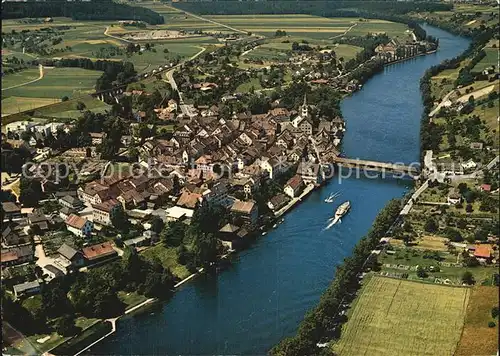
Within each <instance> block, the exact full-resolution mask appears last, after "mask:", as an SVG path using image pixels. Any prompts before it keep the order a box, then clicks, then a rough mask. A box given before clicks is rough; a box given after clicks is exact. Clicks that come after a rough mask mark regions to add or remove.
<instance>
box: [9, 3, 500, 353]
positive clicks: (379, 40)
mask: <svg viewBox="0 0 500 356" xmlns="http://www.w3.org/2000/svg"><path fill="white" fill-rule="evenodd" d="M148 4H149V3H148ZM67 6H70V5H67ZM103 6H104V5H103ZM113 6H122V5H117V4H115V5H113ZM123 6H128V5H123ZM148 6H149V7H150V8H151V9H153V10H158V9H157V5H156V4H154V3H152V4H149V5H148ZM161 6H163V5H161ZM169 6H170V5H169ZM186 6H187V7H186V10H185V11H181V10H177V9H175V8H169V10H168V11H171V13H170V12H169V13H166V14H165V15H163V17H165V18H166V19H171V20H172V21H174V20H175V21H179V23H180V24H183V23H184V22H187V21H190V20H192V21H194V19H196V21H205V22H207V23H209V26H208V25H207V28H204V27H196V26H193V27H191V26H189V25H186V27H185V28H184V27H182V26H181V25H179V27H178V28H177V27H175V26H174V27H172V28H170V27H165V28H163V27H161V26H162V25H161V24H162V23H161V22H160V20H158V19H157V16H156V15H158V14H157V13H155V12H154V11H152V10H150V9H149V8H147V7H141V9H143V10H141V11H145V13H144V14H142V15H141V16H143V18H145V20H144V21H142V20H136V19H135V18H134V19H133V20H132V19H126V18H125V17H120V18H119V19H113V20H116V21H107V22H106V23H103V24H100V25H103V26H104V27H103V26H101V27H103V31H104V32H103V36H104V37H105V38H106V39H109V41H116V42H117V43H119V44H120V46H115V47H106V46H103V47H99V48H94V47H92V51H90V50H87V49H86V52H84V53H86V55H85V56H83V55H81V54H78V55H77V54H76V53H75V52H76V51H79V50H80V49H79V47H77V46H73V47H72V45H71V43H72V42H71V41H73V39H72V37H71V36H73V35H74V32H73V31H75V30H78V29H77V26H79V25H78V24H76V23H75V22H74V21H70V22H69V24H66V23H64V22H61V21H62V20H61V19H62V18H60V17H57V16H55V15H54V17H48V16H47V17H41V20H40V19H26V18H25V19H23V20H15V19H14V18H15V17H14V18H13V20H12V21H17V22H15V23H14V25H16V26H17V25H31V24H34V25H36V28H33V29H31V28H30V30H23V31H16V30H12V32H6V33H5V41H4V48H5V51H7V52H8V53H9V54H13V55H10V56H8V57H6V58H7V59H6V60H5V61H3V64H4V67H5V68H4V69H3V72H4V73H5V74H6V75H5V78H6V79H5V80H6V81H9V80H11V79H10V78H12V76H15V75H18V74H19V73H20V75H22V74H23V73H25V72H26V71H34V72H36V74H37V75H38V73H40V77H39V79H36V78H35V79H32V80H30V81H28V82H27V83H24V84H23V83H21V87H18V85H19V83H17V82H14V81H13V80H12V83H10V82H9V85H8V87H7V89H6V91H3V92H2V93H3V94H5V93H9V90H16V91H22V90H27V91H29V89H28V88H30V85H32V84H34V85H36V81H38V80H43V78H44V76H47V75H49V77H50V75H51V73H56V72H57V71H59V70H65V69H68V70H72V71H73V70H74V71H75V73H77V71H79V70H82V71H83V70H86V71H87V70H88V71H90V70H91V71H92V72H96V71H99V75H95V76H94V77H92V81H93V82H94V84H92V90H91V91H87V93H86V94H85V95H82V96H76V95H75V96H74V97H73V96H70V97H68V96H67V95H64V96H62V97H61V98H59V99H56V100H57V102H49V101H47V100H53V99H54V98H52V99H47V98H45V101H43V100H42V101H43V102H44V104H43V105H39V106H38V107H35V108H32V107H31V106H29V105H31V104H27V103H26V102H25V101H24V100H25V99H22V96H11V97H8V98H7V99H5V100H8V99H11V100H13V104H11V101H10V100H9V101H8V102H7V101H6V103H7V104H9V105H11V106H9V111H8V112H7V111H5V114H4V112H2V200H1V205H2V209H1V214H2V222H3V224H2V225H3V226H2V241H1V244H2V249H1V254H2V257H1V266H2V282H3V283H2V284H3V288H2V303H3V304H4V307H5V312H4V313H3V319H4V320H6V321H7V323H4V324H3V332H4V334H8V335H9V337H8V339H9V350H17V351H21V352H23V353H26V354H31V353H44V352H49V353H50V354H54V355H59V354H61V355H62V354H78V353H80V352H83V351H85V350H87V349H88V348H89V347H90V346H89V345H90V344H92V345H94V343H97V342H99V341H100V340H101V339H103V338H105V337H107V336H109V335H111V334H112V333H114V332H115V331H116V328H117V323H116V322H117V320H118V318H120V317H121V316H123V315H126V314H130V313H132V312H135V311H136V310H139V309H145V308H146V307H147V306H148V305H153V304H154V301H158V300H168V299H169V298H170V297H171V296H172V293H173V292H174V291H175V290H176V289H177V288H178V287H180V286H182V285H184V284H185V283H186V282H188V281H190V280H191V279H193V278H195V277H196V276H199V275H201V274H202V273H207V274H216V273H217V272H219V271H222V270H224V269H225V268H227V266H228V265H230V264H231V263H232V259H233V258H235V257H234V256H237V252H239V251H242V250H244V249H246V248H249V247H251V246H252V245H253V244H255V242H256V241H258V240H259V239H265V238H268V237H269V236H266V235H267V234H271V232H272V231H273V230H275V229H276V230H279V228H280V225H281V224H283V223H284V221H285V220H286V219H287V213H289V212H291V211H292V210H293V209H294V208H296V207H297V206H298V205H300V204H301V203H302V202H303V201H304V200H305V199H306V197H308V196H309V195H311V194H313V192H321V191H322V190H324V189H327V188H324V187H328V185H329V181H330V180H331V179H332V178H338V179H339V180H340V179H344V178H345V177H344V176H343V174H342V173H343V170H356V171H360V170H361V171H370V170H375V171H377V172H378V173H380V172H382V173H380V174H378V175H376V176H375V179H381V178H385V177H386V176H385V173H388V177H390V178H389V179H393V178H394V177H396V178H397V179H398V180H399V179H400V178H401V180H402V181H404V182H405V183H404V184H408V185H413V184H415V189H414V190H410V193H408V194H407V195H406V196H404V197H403V198H402V199H401V201H399V200H398V201H397V203H394V202H390V203H389V207H388V208H386V210H383V211H382V212H381V213H380V215H381V216H382V217H381V218H377V220H376V221H375V223H374V225H373V226H374V229H372V230H370V232H368V237H369V238H370V239H371V240H373V241H375V242H376V243H375V244H374V245H373V246H372V244H371V242H373V241H371V242H370V245H368V244H367V245H366V246H363V247H362V248H363V249H364V250H363V251H362V252H360V251H361V249H360V250H359V251H355V256H354V257H353V259H355V261H356V263H357V262H358V260H359V264H360V269H361V272H359V271H358V272H359V273H353V276H356V283H351V284H350V286H351V287H352V286H354V285H355V286H356V288H358V287H359V288H361V289H362V288H365V286H370V285H372V284H373V283H375V282H373V283H372V284H370V283H371V281H372V280H389V281H390V282H391V283H392V282H394V281H400V280H401V281H403V282H402V283H412V282H417V283H421V284H425V285H426V286H427V285H432V286H434V285H439V286H441V285H446V286H449V287H456V288H457V290H458V289H459V288H462V287H464V286H473V285H475V284H477V285H479V284H482V285H489V286H491V285H496V286H498V273H496V274H495V273H494V272H495V271H494V269H495V267H498V257H499V256H498V216H496V215H497V213H498V194H499V186H498V184H499V182H498V174H496V173H495V169H496V168H497V165H498V157H499V156H498V132H497V131H496V130H495V129H493V127H494V126H495V124H494V123H493V121H492V120H494V119H496V120H497V118H496V117H495V118H492V117H493V116H494V114H492V113H491V112H493V110H495V109H498V93H497V91H496V90H495V88H497V87H498V81H499V74H498V68H497V67H495V65H491V64H490V63H489V61H490V60H491V58H490V57H491V55H490V53H489V50H492V49H493V48H497V47H498V39H497V38H493V37H492V35H491V33H492V32H491V31H494V29H495V27H494V25H491V24H490V22H494V21H495V17H492V15H490V14H489V10H490V8H489V7H488V8H487V10H488V11H487V10H485V11H484V14H483V15H481V16H482V17H481V19H482V21H484V23H485V24H487V25H488V26H483V27H481V28H479V27H478V28H477V29H475V28H474V31H476V30H477V33H480V34H486V35H485V38H486V36H489V37H488V38H487V40H486V41H483V42H480V44H479V45H478V47H477V48H475V50H474V51H473V52H471V53H468V54H467V56H466V57H463V58H458V59H456V60H455V59H454V60H455V61H456V62H457V63H452V64H450V68H448V67H446V68H444V67H443V68H439V70H437V69H436V68H434V69H433V70H430V71H429V72H426V74H425V76H424V79H423V80H422V83H421V90H422V95H423V97H424V108H425V113H424V115H425V116H424V123H423V129H422V137H421V141H422V145H421V146H422V147H421V149H422V150H423V153H422V162H421V166H422V167H421V168H420V162H417V166H412V165H408V166H406V165H396V164H393V163H391V162H378V161H369V160H368V159H369V158H370V157H347V156H346V155H345V153H344V150H343V148H342V143H343V139H344V138H345V136H346V135H349V120H347V119H344V117H343V115H342V111H341V102H342V100H343V99H344V98H346V97H349V96H350V95H352V94H354V93H356V92H357V91H360V90H362V89H363V86H364V85H365V83H366V82H367V81H368V80H369V79H370V78H371V77H373V76H374V75H376V74H377V73H381V72H384V68H390V65H398V64H393V63H404V62H405V61H408V60H410V62H411V61H412V60H413V59H415V58H418V57H420V56H425V55H429V56H432V55H433V54H435V53H436V52H437V51H438V50H439V48H440V43H439V39H438V38H436V37H433V36H430V35H427V33H426V31H425V30H424V29H423V28H422V27H421V26H420V24H419V23H420V21H421V18H419V16H420V15H421V14H420V13H419V14H412V15H411V16H409V17H401V16H399V14H392V15H388V17H387V19H384V20H377V19H373V18H371V17H370V16H367V17H366V18H364V17H361V16H360V17H359V18H358V17H354V18H352V19H351V18H349V22H346V24H345V26H346V27H345V32H343V33H339V34H336V35H335V36H333V37H332V36H330V37H328V38H326V39H321V40H317V41H314V40H313V41H311V39H310V38H308V39H305V37H304V38H301V37H300V36H299V35H297V33H300V31H297V32H293V28H292V29H289V28H288V27H286V23H284V24H283V27H279V26H277V25H276V26H274V25H273V27H272V29H271V28H268V29H266V31H264V32H259V31H258V30H256V31H251V30H250V29H239V28H237V27H238V22H237V21H236V25H233V23H232V22H230V20H231V17H232V16H233V15H230V16H229V17H228V20H227V21H228V23H229V24H225V22H224V21H222V20H220V19H219V18H218V17H211V20H208V21H206V20H205V19H204V18H202V17H199V16H198V15H194V14H192V13H190V12H189V10H190V8H189V4H188V5H186ZM200 6H201V5H200ZM429 6H430V8H431V9H432V6H433V5H429ZM201 8H203V6H202V7H201ZM492 8H494V6H493V5H492ZM148 11H152V13H150V12H148ZM200 11H201V10H200ZM467 14H468V12H467ZM158 16H160V15H158ZM266 16H267V15H266ZM391 16H392V17H391ZM405 16H406V15H405ZM426 16H427V17H426V19H428V20H429V21H436V22H439V21H441V22H444V23H445V24H447V23H448V22H446V21H445V20H443V19H442V18H438V17H435V16H437V15H435V13H434V12H433V11H429V13H428V14H426ZM471 16H472V15H471ZM149 17H152V18H154V20H151V19H150V18H149ZM160 17H162V16H160ZM138 18H139V17H138ZM318 19H320V17H318ZM321 19H323V18H321ZM84 20H85V18H84ZM219 20H220V21H221V22H219ZM460 20H461V21H462V22H467V23H469V22H470V21H472V20H470V18H469V17H464V18H461V17H460ZM497 20H498V18H497V17H496V21H497ZM9 21H10V20H9ZM161 21H163V19H162V20H161ZM263 21H267V20H265V16H264V20H263ZM297 21H299V20H297ZM318 21H324V20H318ZM391 21H394V22H391ZM325 23H326V22H325ZM83 24H84V25H83V26H87V25H88V26H90V25H89V24H88V23H87V22H86V21H83ZM321 24H322V25H324V26H326V25H325V24H324V23H322V22H321ZM9 25H11V24H9ZM44 26H47V27H44ZM72 26H74V27H72ZM153 26H154V27H153ZM262 26H263V25H262ZM318 26H319V25H318ZM370 26H373V27H370ZM377 26H386V27H384V28H386V29H387V30H385V31H377V30H376V29H377V28H378V27H377ZM461 26H463V23H461ZM211 27H214V29H212V28H211ZM364 28H369V29H370V30H367V31H364V30H363V31H364V32H363V31H362V29H364ZM372 28H373V29H374V30H372ZM496 28H498V26H497V27H496ZM30 31H31V32H30ZM99 31H101V29H100V30H99ZM318 31H319V32H321V30H320V29H318ZM350 31H352V32H351V35H349V32H350ZM356 31H358V32H356ZM481 31H483V32H481ZM488 31H490V32H488ZM101 32H102V31H101ZM265 32H267V34H266V35H264V33H265ZM471 32H473V30H471ZM352 33H356V35H354V34H352ZM478 37H480V36H478ZM35 38H36V39H38V40H35ZM207 38H208V40H207ZM481 40H482V38H481ZM91 41H92V40H90V41H88V43H86V44H85V45H89V46H90V44H91ZM95 41H99V40H95ZM163 41H193V42H192V43H195V45H194V48H195V49H196V50H195V51H194V52H189V55H184V54H183V53H182V52H183V51H184V50H185V48H183V49H181V50H179V54H177V53H175V52H174V49H176V47H175V45H174V46H171V45H170V43H168V42H167V43H168V44H165V42H163ZM197 41H200V42H197ZM202 41H208V42H207V44H205V43H204V42H202ZM47 43H52V44H53V46H52V47H51V46H48V45H47ZM201 43H203V47H200V45H199V44H201ZM54 46H55V47H54ZM57 46H59V47H57ZM169 46H170V47H169ZM7 52H6V53H7ZM2 53H3V52H2ZM27 53H28V54H29V53H31V54H32V57H30V58H29V59H28V58H26V54H27ZM485 53H486V54H485ZM35 55H36V59H34V58H35ZM56 55H57V56H56ZM17 56H19V58H23V59H18V58H17ZM88 57H93V58H92V59H90V58H88ZM112 57H114V59H113V58H112ZM115 59H120V60H115ZM485 62H487V64H485ZM478 63H480V64H478ZM455 64H456V65H455ZM463 67H465V68H466V70H464V71H462V70H460V68H463ZM445 69H446V70H448V71H454V72H453V73H447V75H448V76H447V77H446V78H443V77H441V76H440V75H441V74H440V73H441V71H442V70H445ZM101 72H102V74H101ZM455 72H456V73H455ZM465 72H467V73H465ZM75 75H76V74H75ZM75 78H76V77H75ZM78 78H80V77H78ZM450 78H451V79H453V80H456V81H454V82H453V84H452V80H451V79H450ZM464 78H465V79H464ZM78 80H81V79H78ZM78 80H75V85H76V81H78ZM32 81H34V83H32ZM462 81H463V82H462ZM10 84H12V85H10ZM25 84H26V86H25ZM80 84H81V85H83V84H82V81H80ZM495 85H496V87H495ZM23 87H24V89H23ZM38 90H39V89H38ZM78 90H82V91H83V90H84V88H83V87H82V88H80V89H78ZM75 91H76V89H75ZM8 95H10V94H8ZM16 95H17V94H16ZM2 101H4V100H2ZM27 101H29V100H27ZM42 101H41V102H42ZM15 105H19V106H22V107H23V108H26V110H21V109H19V107H14V106H15ZM28 108H29V109H28ZM490 111H491V112H490ZM367 120H368V118H367ZM462 123H463V125H461V124H462ZM387 125H388V126H390V124H387ZM496 125H498V121H497V122H496ZM359 144H360V145H363V143H362V142H359ZM364 159H367V160H366V161H365V160H364ZM407 163H408V164H410V162H407ZM386 171H387V172H386ZM398 174H400V175H398ZM406 182H408V183H406ZM391 204H392V205H391ZM299 208H300V207H299ZM387 211H389V212H387ZM386 216H390V219H389V218H387V219H386ZM382 230H383V231H382ZM368 247H370V248H368ZM372 247H373V248H372ZM365 250H366V251H368V256H364V255H363V256H362V257H363V258H361V257H360V256H358V255H356V253H358V252H359V253H363V252H366V251H365ZM339 263H340V262H339ZM383 277H384V278H385V279H382V278H383ZM198 278H199V277H198ZM341 278H344V277H341ZM346 278H347V277H346ZM339 283H343V282H339ZM388 283H389V282H388ZM351 287H350V288H351ZM391 288H392V287H391ZM346 290H347V288H346ZM328 293H329V292H328ZM346 293H347V292H346ZM356 293H357V290H356ZM356 293H355V292H354V291H352V290H350V289H349V296H345V295H342V297H339V298H337V299H338V300H337V299H336V303H337V302H338V303H340V306H339V308H337V309H338V311H339V310H340V314H336V315H335V320H334V321H332V325H329V326H328V328H330V329H329V330H328V332H326V333H325V334H327V337H325V335H323V334H321V337H320V338H319V339H318V340H314V342H312V341H310V340H307V342H308V343H306V342H304V343H303V345H308V346H311V345H312V346H311V347H312V348H315V349H319V348H326V347H327V346H329V347H330V346H331V348H332V350H333V352H337V351H338V350H342V349H343V348H345V347H347V346H345V339H344V338H340V340H335V338H334V337H331V335H333V334H335V335H337V333H340V331H339V330H340V329H341V328H342V327H343V329H342V330H343V332H344V331H345V332H346V334H348V335H350V334H349V333H351V330H352V325H353V324H352V322H353V320H355V319H351V322H350V323H349V322H347V324H346V325H344V326H342V325H343V324H344V323H346V320H342V321H339V320H340V319H342V318H343V317H344V316H346V315H348V316H349V318H351V316H352V314H351V311H350V310H349V309H350V307H351V306H350V305H351V303H350V302H351V301H352V300H353V299H354V298H355V297H356ZM488 305H489V304H488ZM462 307H463V308H466V307H467V303H465V302H464V303H463V306H462ZM332 310H333V309H332ZM464 313H465V312H464ZM497 316H498V309H497ZM497 316H494V317H493V319H494V320H495V321H491V323H493V325H490V326H489V327H490V328H497V324H496V322H497V320H498V319H497ZM495 318H496V319H495ZM346 319H347V318H346ZM305 320H306V321H307V319H305ZM22 335H25V336H22ZM89 335H91V336H90V337H89ZM318 335H319V333H318ZM301 337H302V335H301V334H300V333H299V336H297V339H294V340H300V338H301ZM332 339H333V341H335V342H333V341H332ZM20 340H26V343H21V342H19V341H20ZM89 340H90V341H89ZM330 341H332V343H331V344H329V342H330ZM293 342H299V341H293ZM299 343H300V342H299ZM309 343H310V344H309ZM280 345H281V344H280ZM455 346H456V342H455ZM279 347H280V346H279V345H278V346H277V347H276V349H273V351H272V353H274V354H276V355H285V354H287V352H285V353H283V352H282V350H280V348H279ZM358 351H359V350H358ZM353 352H354V351H353ZM289 354H293V353H289ZM298 354H300V352H299V353H298Z"/></svg>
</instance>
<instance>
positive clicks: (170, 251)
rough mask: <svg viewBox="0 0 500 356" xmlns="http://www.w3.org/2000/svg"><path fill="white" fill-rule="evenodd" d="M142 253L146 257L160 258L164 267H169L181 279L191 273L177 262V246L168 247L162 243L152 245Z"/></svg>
mask: <svg viewBox="0 0 500 356" xmlns="http://www.w3.org/2000/svg"><path fill="white" fill-rule="evenodd" d="M142 255H143V256H144V257H145V258H146V259H156V258H158V259H159V260H160V261H161V263H162V265H163V267H165V268H169V269H170V271H171V272H172V273H173V274H174V275H175V276H176V277H179V278H180V279H184V278H186V277H187V276H189V275H190V273H189V271H188V270H187V268H186V267H185V266H183V265H180V264H179V263H178V262H177V253H176V251H175V248H168V247H165V246H163V245H162V244H159V245H156V246H152V247H150V248H148V249H147V250H145V251H144V252H142Z"/></svg>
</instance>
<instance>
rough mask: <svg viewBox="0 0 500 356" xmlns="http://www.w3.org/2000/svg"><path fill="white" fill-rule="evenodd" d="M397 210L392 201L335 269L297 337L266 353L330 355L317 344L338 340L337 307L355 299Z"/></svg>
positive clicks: (339, 318)
mask: <svg viewBox="0 0 500 356" xmlns="http://www.w3.org/2000/svg"><path fill="white" fill-rule="evenodd" d="M400 209H401V202H400V200H396V199H393V200H391V201H389V203H388V204H387V205H386V206H385V207H384V209H382V210H381V211H380V213H379V214H378V216H377V218H376V219H375V222H374V223H373V226H372V228H371V230H370V231H369V232H368V234H367V235H366V236H365V237H363V238H362V239H361V240H360V241H359V242H358V243H357V244H356V246H355V247H354V251H353V254H352V256H350V257H347V258H345V259H344V261H343V263H342V264H340V265H338V266H337V268H336V272H335V279H334V280H333V282H332V283H331V284H330V286H329V287H328V289H327V290H326V291H325V293H323V295H322V296H321V298H320V301H319V303H318V305H317V306H316V307H315V308H314V309H313V310H311V311H309V312H308V313H307V314H306V316H305V318H304V320H303V321H302V322H301V324H300V326H299V329H298V331H297V334H296V335H295V336H292V337H289V338H286V339H284V340H282V341H281V342H280V343H279V344H278V345H276V346H275V347H274V348H273V349H272V350H271V351H270V354H271V355H276V356H278V355H279V356H285V355H286V356H295V355H297V356H299V355H333V353H332V351H331V350H330V349H329V348H328V347H325V348H323V349H321V348H319V347H318V346H317V344H318V343H320V342H325V341H330V340H332V339H337V338H339V337H340V332H341V326H342V324H343V323H344V322H345V321H346V320H347V317H346V316H344V315H340V314H339V311H340V308H341V305H342V304H343V303H346V302H347V303H348V302H350V301H352V300H353V299H354V298H355V295H356V291H357V290H358V289H359V287H360V283H359V275H360V274H361V273H362V272H363V271H364V270H366V269H368V268H372V267H374V266H375V265H376V263H377V262H376V257H371V256H373V255H372V254H371V251H372V250H373V249H375V248H376V247H377V245H379V240H380V239H381V238H382V237H384V236H385V234H386V233H387V230H388V229H389V228H390V227H391V225H392V224H393V222H394V220H395V219H396V218H397V216H398V214H399V211H400Z"/></svg>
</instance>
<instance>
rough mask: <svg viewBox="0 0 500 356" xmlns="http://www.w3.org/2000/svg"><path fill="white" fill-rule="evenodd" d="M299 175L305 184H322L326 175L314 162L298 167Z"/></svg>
mask: <svg viewBox="0 0 500 356" xmlns="http://www.w3.org/2000/svg"><path fill="white" fill-rule="evenodd" d="M297 174H298V175H300V176H301V177H302V180H303V181H304V183H305V184H310V183H313V184H316V185H318V184H321V183H323V181H324V180H325V175H324V172H323V168H322V167H321V165H319V164H316V163H312V162H300V163H299V166H298V167H297Z"/></svg>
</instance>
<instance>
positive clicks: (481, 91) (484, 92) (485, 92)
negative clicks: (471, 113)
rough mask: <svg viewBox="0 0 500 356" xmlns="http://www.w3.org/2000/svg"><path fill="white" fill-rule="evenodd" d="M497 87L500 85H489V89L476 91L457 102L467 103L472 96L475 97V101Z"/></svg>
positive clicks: (463, 96)
mask: <svg viewBox="0 0 500 356" xmlns="http://www.w3.org/2000/svg"><path fill="white" fill-rule="evenodd" d="M497 85H498V84H492V85H488V86H487V87H484V88H481V89H479V90H476V91H474V92H472V93H469V94H465V95H462V96H461V97H460V98H458V99H457V101H458V102H460V103H465V102H466V101H468V100H469V98H470V97H471V96H473V97H474V99H477V98H480V97H482V96H483V95H486V94H489V93H490V92H491V91H492V90H493V89H495V87H496V86H497Z"/></svg>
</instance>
